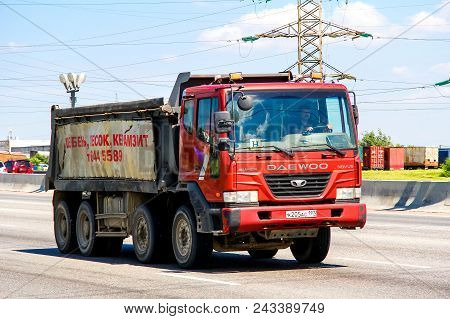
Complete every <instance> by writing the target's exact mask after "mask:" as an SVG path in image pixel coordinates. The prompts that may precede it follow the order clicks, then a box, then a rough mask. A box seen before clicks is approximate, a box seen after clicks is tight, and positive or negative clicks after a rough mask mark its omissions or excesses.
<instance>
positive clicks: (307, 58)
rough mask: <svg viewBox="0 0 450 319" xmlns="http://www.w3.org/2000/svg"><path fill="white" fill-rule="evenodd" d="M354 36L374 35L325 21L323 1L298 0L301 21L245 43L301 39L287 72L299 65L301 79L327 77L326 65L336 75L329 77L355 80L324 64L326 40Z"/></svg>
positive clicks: (258, 35)
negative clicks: (275, 39)
mask: <svg viewBox="0 0 450 319" xmlns="http://www.w3.org/2000/svg"><path fill="white" fill-rule="evenodd" d="M343 36H350V37H352V39H356V38H359V37H365V38H367V37H372V35H370V34H368V33H365V32H360V31H357V30H353V29H350V28H346V27H343V26H340V25H337V24H335V23H333V22H327V21H323V20H322V0H297V21H294V22H291V23H288V24H286V25H283V26H281V27H278V28H275V29H272V30H270V31H267V32H264V33H260V34H256V35H254V36H249V37H244V38H242V40H243V41H245V42H253V41H256V40H258V39H260V38H297V44H298V57H297V61H296V62H295V63H294V64H292V65H291V66H290V67H289V68H287V69H286V70H285V71H291V70H292V69H294V68H295V67H296V66H297V68H298V74H299V77H300V78H315V79H319V78H320V79H321V80H322V81H323V80H324V78H325V74H324V72H323V68H324V66H326V67H328V68H329V69H331V70H332V71H333V72H335V73H334V74H327V75H326V76H328V77H335V78H338V79H355V78H354V77H353V76H351V75H349V74H345V73H343V72H341V71H339V70H338V69H336V68H335V67H333V66H331V65H329V64H328V63H326V62H325V61H323V53H322V46H323V40H322V39H323V37H331V38H337V37H343Z"/></svg>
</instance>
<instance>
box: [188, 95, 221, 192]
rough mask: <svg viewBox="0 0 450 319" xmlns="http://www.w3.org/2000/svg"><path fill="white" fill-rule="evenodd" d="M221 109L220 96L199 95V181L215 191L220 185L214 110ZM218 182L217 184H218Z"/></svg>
mask: <svg viewBox="0 0 450 319" xmlns="http://www.w3.org/2000/svg"><path fill="white" fill-rule="evenodd" d="M218 110H219V102H218V97H205V98H201V97H199V99H198V102H197V121H196V124H197V125H196V143H195V146H194V154H195V155H194V156H195V159H194V161H195V167H194V169H195V171H196V173H197V182H198V184H199V185H200V187H201V186H202V185H204V186H207V187H201V188H202V189H203V190H204V191H205V192H213V193H215V188H216V187H215V186H218V178H219V175H220V172H219V157H218V152H217V150H216V145H217V137H216V134H215V132H214V123H213V121H214V112H217V111H218ZM216 184H217V185H216Z"/></svg>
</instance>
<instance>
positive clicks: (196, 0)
mask: <svg viewBox="0 0 450 319" xmlns="http://www.w3.org/2000/svg"><path fill="white" fill-rule="evenodd" d="M222 2H240V0H192V1H175V0H169V1H145V2H107V3H105V2H97V3H95V2H78V3H76V2H75V3H70V2H64V3H58V2H45V3H44V2H31V1H30V2H26V3H3V2H2V3H0V5H4V6H24V7H25V6H30V7H31V6H58V5H64V6H123V5H132V6H136V5H162V4H191V3H222ZM259 2H265V1H259Z"/></svg>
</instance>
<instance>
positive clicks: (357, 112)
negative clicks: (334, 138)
mask: <svg viewBox="0 0 450 319" xmlns="http://www.w3.org/2000/svg"><path fill="white" fill-rule="evenodd" d="M348 93H349V94H351V95H352V96H353V102H352V110H353V118H354V119H355V123H356V125H358V124H359V111H358V106H357V105H356V94H355V92H352V91H351V92H348Z"/></svg>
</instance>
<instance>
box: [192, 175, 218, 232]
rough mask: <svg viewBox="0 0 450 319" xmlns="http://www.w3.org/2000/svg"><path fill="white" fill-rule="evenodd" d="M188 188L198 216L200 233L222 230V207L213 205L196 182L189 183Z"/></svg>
mask: <svg viewBox="0 0 450 319" xmlns="http://www.w3.org/2000/svg"><path fill="white" fill-rule="evenodd" d="M187 190H188V193H189V198H190V200H191V205H192V207H193V208H194V212H195V216H196V218H197V231H198V232H199V233H212V232H213V231H220V230H222V218H221V212H220V208H212V207H211V205H210V204H209V203H208V202H207V201H206V198H205V196H203V193H202V191H201V189H200V187H198V185H197V184H196V183H188V184H187Z"/></svg>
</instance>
